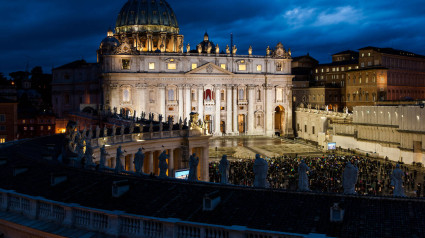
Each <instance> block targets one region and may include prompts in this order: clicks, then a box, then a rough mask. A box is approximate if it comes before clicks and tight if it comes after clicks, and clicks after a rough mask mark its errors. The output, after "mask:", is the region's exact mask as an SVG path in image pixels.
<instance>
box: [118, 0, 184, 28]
mask: <svg viewBox="0 0 425 238" xmlns="http://www.w3.org/2000/svg"><path fill="white" fill-rule="evenodd" d="M146 31H150V32H166V33H172V34H178V33H179V25H178V23H177V18H176V16H175V14H174V11H173V9H171V7H170V5H169V4H168V3H167V2H166V1H165V0H128V1H127V3H125V4H124V6H123V7H122V9H121V11H120V13H119V14H118V18H117V23H116V33H137V32H146Z"/></svg>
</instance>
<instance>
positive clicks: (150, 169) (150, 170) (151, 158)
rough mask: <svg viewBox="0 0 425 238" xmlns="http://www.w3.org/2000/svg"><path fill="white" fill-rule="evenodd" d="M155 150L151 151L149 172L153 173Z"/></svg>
mask: <svg viewBox="0 0 425 238" xmlns="http://www.w3.org/2000/svg"><path fill="white" fill-rule="evenodd" d="M153 152H154V151H149V173H153Z"/></svg>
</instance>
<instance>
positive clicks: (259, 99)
mask: <svg viewBox="0 0 425 238" xmlns="http://www.w3.org/2000/svg"><path fill="white" fill-rule="evenodd" d="M257 100H258V101H261V89H258V90H257Z"/></svg>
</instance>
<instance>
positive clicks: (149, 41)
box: [147, 33, 153, 51]
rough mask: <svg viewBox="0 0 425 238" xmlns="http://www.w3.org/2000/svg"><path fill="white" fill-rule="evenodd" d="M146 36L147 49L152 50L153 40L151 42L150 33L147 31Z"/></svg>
mask: <svg viewBox="0 0 425 238" xmlns="http://www.w3.org/2000/svg"><path fill="white" fill-rule="evenodd" d="M147 38H148V47H147V48H148V51H152V50H153V49H152V48H153V42H152V33H148V34H147Z"/></svg>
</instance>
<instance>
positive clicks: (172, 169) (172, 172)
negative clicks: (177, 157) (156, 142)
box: [168, 149, 174, 178]
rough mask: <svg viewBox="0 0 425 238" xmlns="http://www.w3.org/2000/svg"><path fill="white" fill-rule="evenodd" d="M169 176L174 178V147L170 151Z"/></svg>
mask: <svg viewBox="0 0 425 238" xmlns="http://www.w3.org/2000/svg"><path fill="white" fill-rule="evenodd" d="M168 177H171V178H174V149H169V152H168Z"/></svg>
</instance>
